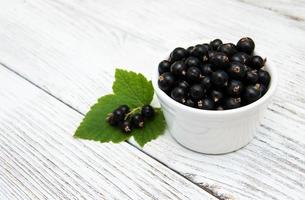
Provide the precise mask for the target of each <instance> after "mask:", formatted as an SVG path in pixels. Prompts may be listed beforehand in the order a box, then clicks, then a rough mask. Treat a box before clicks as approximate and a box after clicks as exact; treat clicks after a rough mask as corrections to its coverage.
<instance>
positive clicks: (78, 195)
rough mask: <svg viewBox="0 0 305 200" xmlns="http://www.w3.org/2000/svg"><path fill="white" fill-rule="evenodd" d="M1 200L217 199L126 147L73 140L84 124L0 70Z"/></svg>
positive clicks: (32, 88) (10, 74)
mask: <svg viewBox="0 0 305 200" xmlns="http://www.w3.org/2000/svg"><path fill="white" fill-rule="evenodd" d="M0 105H1V107H0V163H1V166H0V199H3V200H5V199H10V200H13V199H23V200H24V199H193V198H195V199H215V198H214V197H213V196H212V195H210V194H208V193H207V192H205V191H204V190H202V189H201V188H199V187H198V186H196V185H194V184H193V183H191V182H189V181H188V180H186V179H185V178H183V177H181V176H180V175H178V174H176V173H175V172H173V171H171V170H170V169H168V168H167V167H165V166H163V165H162V164H160V163H159V162H156V161H155V160H153V159H151V158H150V157H149V156H147V155H145V154H144V153H142V152H140V151H139V150H137V149H136V148H134V147H132V146H131V145H129V144H127V143H122V144H117V145H114V144H105V145H101V144H99V143H96V142H88V141H82V140H77V139H74V138H73V137H72V135H73V132H74V130H75V128H76V127H77V125H78V123H79V121H80V120H81V118H82V117H83V116H82V115H80V114H79V113H77V112H75V111H73V110H72V109H70V108H68V107H67V106H66V105H64V104H63V103H61V102H59V101H57V100H56V99H54V98H53V97H51V96H50V95H48V94H46V93H45V92H43V91H41V90H40V89H38V88H37V87H35V86H33V85H31V84H30V83H28V82H26V81H25V80H23V79H21V78H20V77H19V76H16V74H14V73H12V72H9V71H8V70H7V69H5V68H3V67H1V68H0Z"/></svg>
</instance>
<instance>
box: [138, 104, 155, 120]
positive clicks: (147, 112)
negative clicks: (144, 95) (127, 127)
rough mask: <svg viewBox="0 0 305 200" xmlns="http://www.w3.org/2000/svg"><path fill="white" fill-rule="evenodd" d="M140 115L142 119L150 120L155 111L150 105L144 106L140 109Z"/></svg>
mask: <svg viewBox="0 0 305 200" xmlns="http://www.w3.org/2000/svg"><path fill="white" fill-rule="evenodd" d="M141 114H142V116H143V117H144V118H152V117H153V116H154V115H155V110H154V108H153V107H152V106H151V105H145V106H143V107H142V109H141Z"/></svg>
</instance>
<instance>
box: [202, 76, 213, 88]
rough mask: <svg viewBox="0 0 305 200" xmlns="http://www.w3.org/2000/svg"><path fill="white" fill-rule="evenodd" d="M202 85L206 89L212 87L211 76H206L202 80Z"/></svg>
mask: <svg viewBox="0 0 305 200" xmlns="http://www.w3.org/2000/svg"><path fill="white" fill-rule="evenodd" d="M201 86H202V87H203V88H204V89H206V90H208V89H210V87H211V86H212V81H211V78H210V77H209V76H206V77H204V78H203V79H202V81H201Z"/></svg>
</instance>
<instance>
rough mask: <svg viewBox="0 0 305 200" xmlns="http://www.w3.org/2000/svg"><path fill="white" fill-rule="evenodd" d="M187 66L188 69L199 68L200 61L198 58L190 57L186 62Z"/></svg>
mask: <svg viewBox="0 0 305 200" xmlns="http://www.w3.org/2000/svg"><path fill="white" fill-rule="evenodd" d="M185 64H186V66H187V67H199V66H200V60H199V59H198V58H197V57H194V56H190V57H188V58H187V59H186V60H185Z"/></svg>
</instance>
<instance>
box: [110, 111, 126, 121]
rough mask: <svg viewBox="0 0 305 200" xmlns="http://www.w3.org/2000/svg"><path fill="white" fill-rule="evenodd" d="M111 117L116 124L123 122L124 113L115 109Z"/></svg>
mask: <svg viewBox="0 0 305 200" xmlns="http://www.w3.org/2000/svg"><path fill="white" fill-rule="evenodd" d="M112 114H113V116H114V119H115V120H116V121H117V122H121V121H123V120H124V117H125V113H124V112H123V111H122V110H120V109H116V110H114V111H113V112H112Z"/></svg>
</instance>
